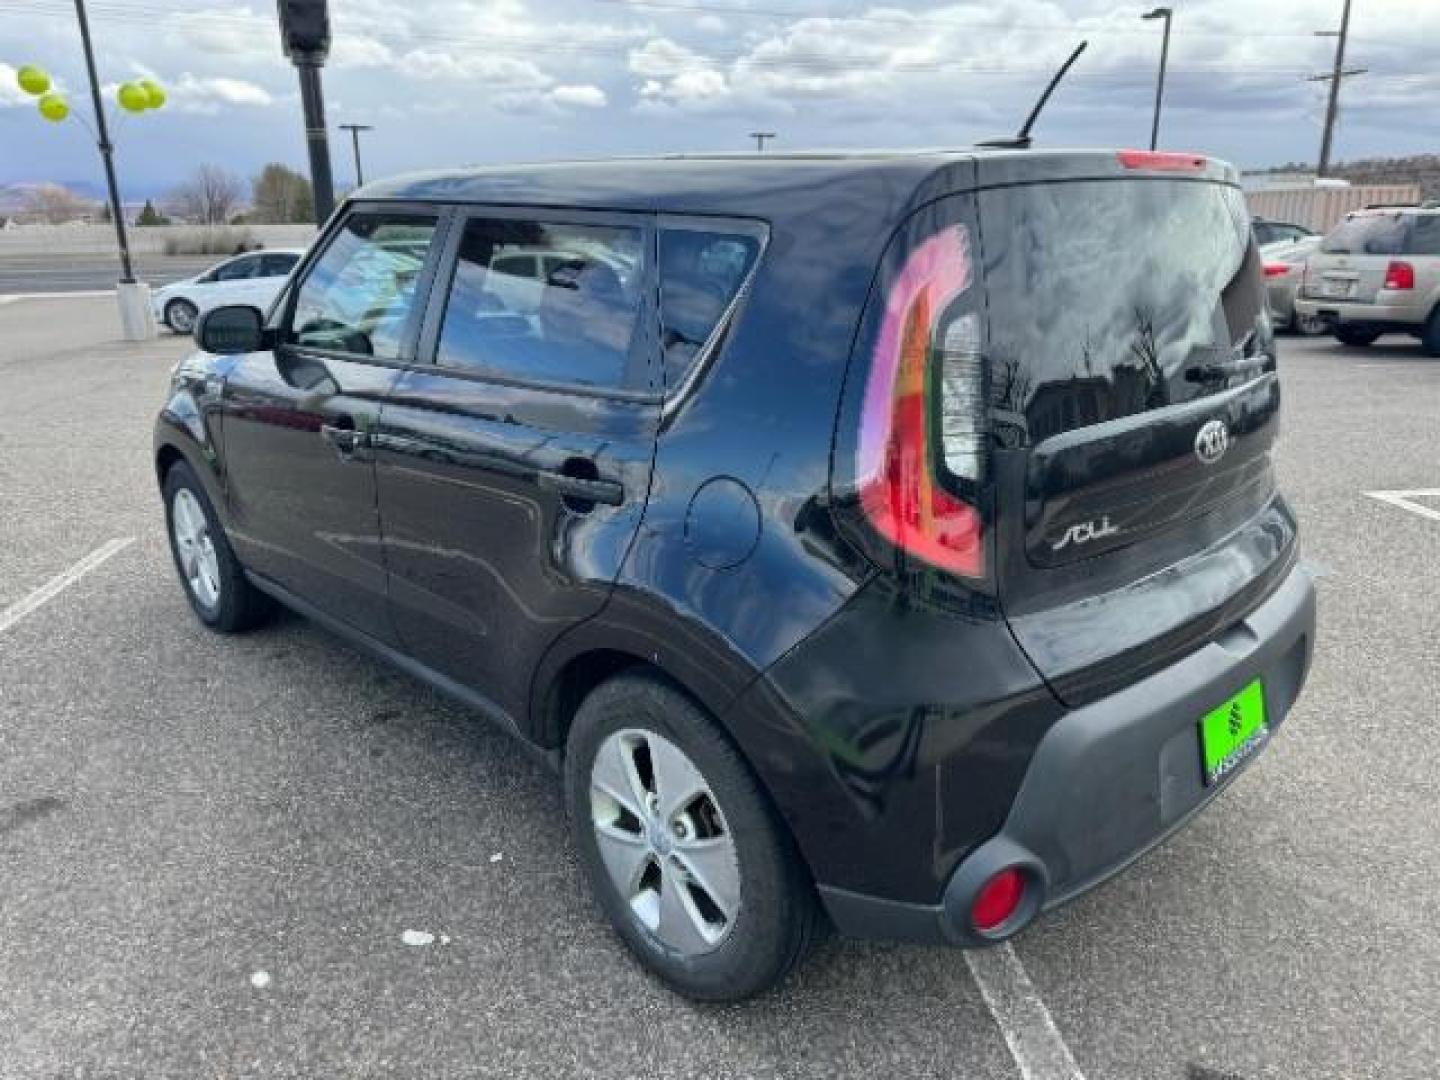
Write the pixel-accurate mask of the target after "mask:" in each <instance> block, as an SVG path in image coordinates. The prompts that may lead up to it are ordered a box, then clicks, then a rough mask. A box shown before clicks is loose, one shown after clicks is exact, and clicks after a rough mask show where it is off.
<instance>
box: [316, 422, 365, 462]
mask: <svg viewBox="0 0 1440 1080" xmlns="http://www.w3.org/2000/svg"><path fill="white" fill-rule="evenodd" d="M320 437H321V438H322V439H324V440H325V441H326V442H327V443H329V444H330V445H331V446H333V447H334V448H335V450H336V452H338V453H339V455H340V456H341V457H342V458H350V457H353V456H354V455H355V452H356V451H357V450H361V449H363V448H364V447H367V446H369V445H370V436H369V435H368V434H366V433H365V432H363V431H356V430H355V421H353V420H351V419H349V417H344V418H342V419H340V420H339V422H338V423H334V424H321V425H320Z"/></svg>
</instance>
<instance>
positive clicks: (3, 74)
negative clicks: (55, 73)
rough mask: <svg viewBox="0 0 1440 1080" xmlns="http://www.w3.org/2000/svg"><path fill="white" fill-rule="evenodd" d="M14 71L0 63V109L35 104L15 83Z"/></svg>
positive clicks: (14, 69)
mask: <svg viewBox="0 0 1440 1080" xmlns="http://www.w3.org/2000/svg"><path fill="white" fill-rule="evenodd" d="M16 71H17V69H16V68H14V67H11V66H10V65H9V64H7V63H5V62H4V61H0V109H5V108H14V107H15V106H17V105H33V104H34V103H35V99H34V98H33V97H31V96H30V95H29V94H27V93H25V91H24V90H21V89H20V85H19V84H18V83H17V82H16V81H15V77H16Z"/></svg>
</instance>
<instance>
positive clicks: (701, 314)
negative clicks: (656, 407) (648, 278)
mask: <svg viewBox="0 0 1440 1080" xmlns="http://www.w3.org/2000/svg"><path fill="white" fill-rule="evenodd" d="M759 251H760V241H759V240H757V239H755V238H754V237H753V236H737V235H734V234H731V233H716V232H691V231H688V230H683V229H667V230H665V231H663V232H661V234H660V323H661V329H662V334H663V340H664V344H665V385H666V386H667V387H673V386H676V385H677V384H678V383H679V382H680V380H681V379H683V378H684V377H685V372H686V370H688V368H689V367H690V362H691V361H692V360H693V359H694V358H695V354H696V353H697V352H699V350H700V347H701V346H702V345H704V344H705V342H706V340H707V339H708V338H709V337H710V334H711V332H712V331H713V330H714V329H715V327H716V326H717V325H718V324H719V322H720V317H721V316H722V315H724V313H725V309H726V308H728V307H729V306H730V302H731V301H732V300H734V299H735V295H736V293H738V292H739V291H740V287H741V286H742V285H743V284H744V283H745V276H746V275H747V274H749V272H750V267H751V266H753V265H754V263H755V256H756V255H757V254H758V253H759Z"/></svg>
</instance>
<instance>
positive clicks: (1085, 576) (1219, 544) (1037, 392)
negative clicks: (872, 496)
mask: <svg viewBox="0 0 1440 1080" xmlns="http://www.w3.org/2000/svg"><path fill="white" fill-rule="evenodd" d="M1122 160H1123V159H1122ZM1196 160H1197V161H1198V160H1199V159H1196ZM1113 171H1114V172H1115V173H1117V174H1120V175H1116V176H1111V177H1104V176H1101V177H1096V178H1094V179H1079V178H1076V179H1069V180H1066V181H1065V182H1055V183H1026V184H1013V185H1007V186H1003V187H993V188H989V189H987V190H982V191H981V192H979V194H978V196H977V206H978V214H979V222H980V232H981V235H982V237H983V248H984V271H985V273H984V278H985V288H986V307H987V315H988V320H987V321H988V342H987V344H986V355H987V358H988V363H989V378H990V397H991V401H992V410H991V417H992V420H991V423H992V428H993V433H994V437H995V442H996V444H997V445H998V446H999V447H1000V448H1001V449H999V450H998V451H997V452H996V454H995V482H996V484H997V491H996V497H997V500H998V505H999V508H1000V514H999V534H998V537H997V541H996V551H997V554H996V562H997V580H996V586H997V588H998V590H999V594H1000V599H1001V602H1002V605H1003V607H1004V609H1005V612H1006V615H1007V617H1008V618H1009V620H1010V624H1011V626H1012V628H1013V630H1014V632H1015V634H1016V637H1017V638H1018V639H1019V641H1020V644H1021V645H1022V647H1024V648H1025V649H1026V651H1027V653H1029V655H1030V656H1031V659H1032V660H1033V661H1034V662H1035V663H1036V665H1037V667H1039V668H1040V670H1041V672H1042V673H1043V674H1045V675H1046V677H1047V678H1048V679H1049V680H1050V681H1051V684H1052V686H1054V687H1055V688H1056V690H1057V692H1058V693H1060V695H1061V697H1062V698H1064V699H1066V700H1067V701H1069V702H1071V703H1077V702H1079V701H1082V700H1086V699H1088V698H1089V697H1092V696H1094V695H1096V694H1099V693H1103V692H1105V691H1106V690H1107V689H1110V688H1113V687H1114V686H1116V685H1118V684H1119V683H1120V682H1123V681H1125V680H1128V679H1132V678H1135V677H1137V676H1138V675H1139V674H1140V673H1143V671H1144V670H1146V669H1147V668H1151V667H1154V666H1158V665H1159V664H1160V663H1163V662H1165V661H1166V660H1167V658H1169V657H1173V656H1174V655H1176V654H1177V653H1179V652H1182V651H1184V650H1186V649H1188V648H1193V647H1195V646H1196V645H1197V644H1198V643H1199V642H1201V641H1203V640H1204V639H1205V637H1206V635H1213V634H1214V633H1215V632H1217V629H1220V628H1223V627H1225V626H1228V625H1229V624H1230V623H1233V622H1234V621H1236V620H1237V619H1238V618H1239V617H1241V616H1242V615H1243V613H1244V610H1245V609H1246V605H1247V604H1253V603H1254V602H1255V601H1256V598H1257V596H1258V595H1260V594H1263V592H1264V590H1265V589H1266V588H1267V583H1268V582H1269V581H1271V580H1275V579H1278V575H1279V574H1280V573H1281V572H1282V571H1283V570H1284V569H1286V568H1288V563H1289V560H1290V558H1291V557H1292V555H1293V536H1294V528H1293V522H1292V521H1291V520H1290V518H1289V515H1288V512H1287V511H1285V510H1284V508H1283V505H1279V504H1277V503H1276V501H1275V489H1274V480H1273V473H1272V469H1271V449H1272V446H1273V444H1274V441H1275V434H1276V428H1277V410H1278V407H1279V401H1280V391H1279V385H1278V382H1277V376H1276V365H1275V360H1274V355H1273V351H1274V350H1273V340H1272V336H1271V331H1270V327H1269V319H1268V316H1267V315H1266V304H1265V293H1264V287H1263V283H1262V278H1261V272H1260V261H1259V255H1258V251H1257V249H1256V246H1255V244H1254V241H1253V238H1252V234H1251V229H1250V223H1249V219H1248V215H1247V213H1246V210H1245V204H1244V200H1243V197H1242V196H1241V193H1240V191H1239V190H1238V189H1237V188H1236V187H1234V186H1231V185H1230V184H1228V183H1223V182H1215V181H1213V180H1210V179H1202V178H1198V177H1197V178H1193V179H1192V178H1188V177H1186V178H1175V177H1169V176H1164V175H1155V176H1150V175H1144V174H1143V171H1142V173H1141V174H1140V175H1134V176H1126V175H1124V170H1122V169H1119V168H1116V169H1114V170H1113Z"/></svg>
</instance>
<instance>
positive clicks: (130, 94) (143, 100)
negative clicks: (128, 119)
mask: <svg viewBox="0 0 1440 1080" xmlns="http://www.w3.org/2000/svg"><path fill="white" fill-rule="evenodd" d="M115 96H116V97H117V98H119V99H120V107H121V108H122V109H124V110H125V111H126V112H132V113H138V112H144V111H145V110H146V109H148V108H149V107H150V95H149V94H147V93H146V92H145V88H144V87H143V86H141V85H140V84H139V83H128V82H127V83H125V84H124V85H123V86H121V87H120V92H119V93H118V94H116V95H115Z"/></svg>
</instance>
